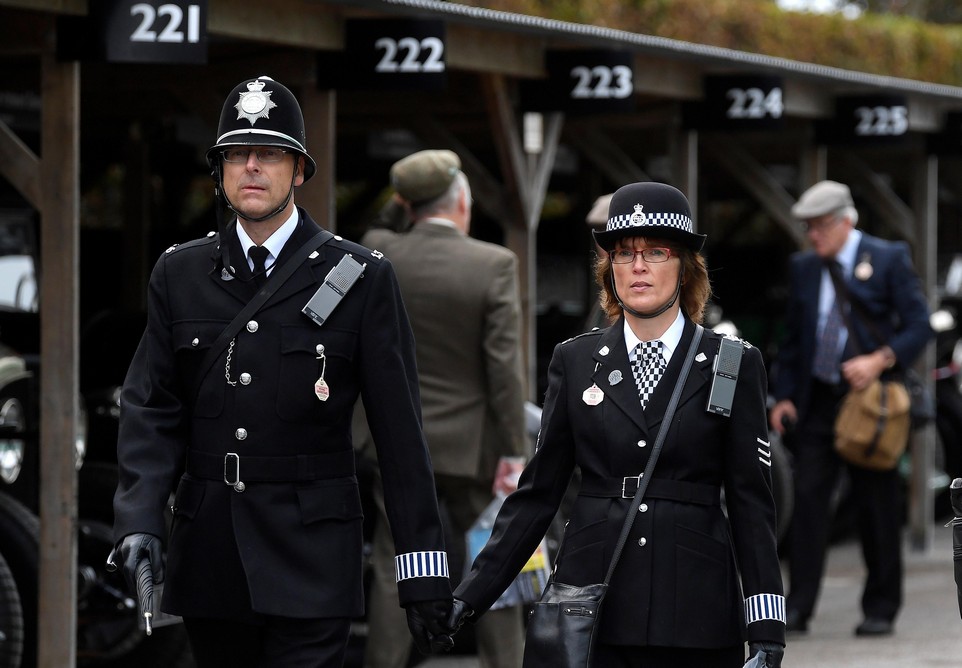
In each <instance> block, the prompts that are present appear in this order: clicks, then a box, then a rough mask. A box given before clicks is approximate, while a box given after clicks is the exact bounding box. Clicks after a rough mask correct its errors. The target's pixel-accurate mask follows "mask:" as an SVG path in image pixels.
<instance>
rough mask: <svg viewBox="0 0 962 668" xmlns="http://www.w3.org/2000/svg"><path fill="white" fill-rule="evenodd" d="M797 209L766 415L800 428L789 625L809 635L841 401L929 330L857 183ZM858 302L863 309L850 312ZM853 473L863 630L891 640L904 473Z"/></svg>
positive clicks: (903, 248)
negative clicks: (799, 241)
mask: <svg viewBox="0 0 962 668" xmlns="http://www.w3.org/2000/svg"><path fill="white" fill-rule="evenodd" d="M792 215H794V216H795V217H796V218H798V219H799V220H800V221H801V223H802V226H803V228H804V229H805V233H806V237H807V238H808V241H809V243H810V244H811V249H810V250H807V251H802V252H799V253H796V254H794V255H793V256H792V258H791V267H790V276H791V279H790V280H791V290H790V294H789V300H788V308H787V315H786V319H785V331H786V339H785V341H784V342H783V343H782V345H781V347H780V349H779V351H778V357H777V360H776V362H775V366H774V371H773V374H774V378H773V383H772V394H773V395H774V398H775V400H776V403H775V405H774V406H773V407H772V410H771V412H770V415H769V421H770V425H771V428H772V429H773V430H775V431H777V432H778V433H780V434H784V433H785V432H786V428H788V427H793V429H794V433H793V438H792V439H791V442H792V444H793V454H794V469H795V480H794V483H795V505H794V508H795V511H794V514H793V516H792V524H791V533H790V536H789V538H790V546H789V566H790V568H789V583H790V585H789V594H788V597H787V599H786V603H785V607H786V630H787V631H788V632H789V633H805V632H807V631H808V623H809V619H810V618H811V617H812V615H813V613H814V612H815V606H816V602H817V600H818V592H819V588H820V584H821V579H822V574H823V572H824V566H825V552H826V549H827V546H828V540H829V533H830V529H831V524H832V518H831V512H830V503H831V499H832V497H833V491H834V489H835V486H836V483H837V480H838V476H839V473H840V472H841V471H842V466H843V461H842V460H841V458H840V457H839V456H838V455H837V454H836V453H835V449H834V440H835V431H834V425H835V418H836V416H837V415H838V410H839V407H840V402H841V400H842V398H843V397H844V395H845V393H846V392H847V391H848V389H849V388H852V389H861V388H864V387H867V386H868V385H869V384H871V383H872V382H873V381H875V380H876V379H877V378H879V376H881V375H882V374H883V373H885V372H887V371H889V370H891V369H893V368H896V367H897V368H898V369H903V370H904V369H907V368H909V367H910V366H911V365H912V363H913V362H914V361H915V359H916V358H917V357H918V356H919V354H920V353H921V352H922V349H923V348H924V347H925V344H926V343H927V342H928V341H929V339H930V338H931V337H932V330H931V328H930V327H929V311H928V306H927V304H926V300H925V295H924V294H923V292H922V285H921V282H920V280H919V277H918V274H917V273H916V272H915V269H914V268H913V266H912V260H911V257H910V255H909V248H908V245H907V244H905V243H904V242H891V241H885V240H882V239H879V238H877V237H874V236H871V235H869V234H866V233H864V232H862V231H860V230H857V229H856V228H855V226H856V223H857V222H858V211H857V210H856V209H855V206H854V202H853V200H852V195H851V192H850V191H849V188H848V186H846V185H844V184H841V183H837V182H835V181H822V182H820V183H817V184H815V185H814V186H812V187H811V188H809V189H808V190H806V191H805V192H804V193H803V194H802V196H801V197H800V198H799V200H798V202H797V203H796V204H795V205H794V206H793V207H792ZM833 273H834V274H835V276H834V277H833V275H832V274H833ZM836 284H838V285H839V286H840V287H843V288H847V289H845V292H847V293H848V295H847V297H846V295H844V294H842V295H837V294H836V288H835V286H836ZM856 301H857V302H859V304H860V305H861V307H856V306H854V305H853V306H852V308H845V305H846V303H847V302H856ZM843 309H844V311H845V312H843ZM863 312H864V313H870V314H872V322H865V321H864V316H863V315H862V313H863ZM848 323H851V327H852V329H854V330H855V331H849V327H848ZM876 332H878V333H879V334H881V337H882V339H883V340H877V336H876ZM846 468H847V472H848V475H849V477H850V479H851V482H852V499H851V501H850V502H851V503H855V504H857V511H858V527H859V538H860V539H861V542H862V551H863V555H864V558H865V565H866V570H867V578H866V582H865V587H864V589H863V593H862V601H861V605H862V612H863V615H864V618H863V620H862V621H861V623H859V624H858V626H857V627H856V628H855V634H856V635H858V636H868V637H872V636H885V635H890V634H891V633H893V631H894V624H895V618H896V615H897V614H898V611H899V608H900V607H901V604H902V558H901V516H902V503H901V500H900V498H901V490H900V486H899V478H898V471H897V470H896V469H893V470H889V471H873V470H868V469H864V468H859V467H857V466H853V465H846Z"/></svg>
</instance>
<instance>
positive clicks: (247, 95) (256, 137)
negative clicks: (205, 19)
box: [207, 76, 317, 181]
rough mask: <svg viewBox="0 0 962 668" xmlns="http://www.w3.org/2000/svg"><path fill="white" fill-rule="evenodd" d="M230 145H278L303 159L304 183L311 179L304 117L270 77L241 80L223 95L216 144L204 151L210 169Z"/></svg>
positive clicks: (291, 97) (285, 90) (313, 168)
mask: <svg viewBox="0 0 962 668" xmlns="http://www.w3.org/2000/svg"><path fill="white" fill-rule="evenodd" d="M231 146H278V147H280V148H287V149H291V150H293V151H295V152H296V153H299V154H300V155H302V156H303V157H304V180H305V181H307V180H308V179H309V178H311V177H312V176H314V172H315V171H317V165H316V164H315V163H314V159H313V158H311V156H310V155H308V153H307V137H306V133H305V132H304V116H303V114H302V113H301V106H300V105H299V104H298V103H297V98H295V97H294V94H293V93H291V91H290V90H288V88H287V87H286V86H283V85H281V84H280V83H278V82H276V81H274V80H273V79H271V78H270V77H267V76H261V77H257V78H256V79H248V80H246V81H242V82H241V83H239V84H237V86H235V87H234V90H232V91H231V92H230V95H228V96H227V100H226V101H225V102H224V108H223V110H221V114H220V124H219V125H218V126H217V141H216V142H215V143H214V145H213V146H211V147H210V148H209V149H207V163H208V164H209V165H210V166H211V167H212V168H213V167H216V166H217V160H218V159H219V158H218V156H217V154H218V153H219V152H220V151H222V150H223V149H225V148H228V147H231Z"/></svg>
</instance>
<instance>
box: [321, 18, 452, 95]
mask: <svg viewBox="0 0 962 668" xmlns="http://www.w3.org/2000/svg"><path fill="white" fill-rule="evenodd" d="M444 40H445V29H444V22H443V21H435V20H429V21H421V20H417V19H398V20H392V19H372V20H366V19H365V20H350V21H347V23H346V25H345V33H344V51H343V52H340V53H321V54H320V55H319V56H318V65H319V67H318V83H319V85H321V87H322V88H342V89H353V90H442V89H443V88H444V87H445V85H446V84H447V65H446V62H445V58H446V50H447V45H446V44H445V41H444Z"/></svg>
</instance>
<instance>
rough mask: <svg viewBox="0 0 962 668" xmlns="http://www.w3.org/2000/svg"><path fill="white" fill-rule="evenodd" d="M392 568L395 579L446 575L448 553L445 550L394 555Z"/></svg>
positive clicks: (443, 576)
mask: <svg viewBox="0 0 962 668" xmlns="http://www.w3.org/2000/svg"><path fill="white" fill-rule="evenodd" d="M394 570H395V573H396V576H397V581H398V582H400V581H401V580H409V579H411V578H446V577H448V555H447V553H446V552H408V553H407V554H399V555H397V556H396V557H394Z"/></svg>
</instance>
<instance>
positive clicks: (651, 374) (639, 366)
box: [631, 341, 666, 410]
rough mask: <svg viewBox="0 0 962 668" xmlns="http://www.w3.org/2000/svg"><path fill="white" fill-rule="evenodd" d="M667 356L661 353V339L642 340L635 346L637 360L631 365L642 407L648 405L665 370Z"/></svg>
mask: <svg viewBox="0 0 962 668" xmlns="http://www.w3.org/2000/svg"><path fill="white" fill-rule="evenodd" d="M665 366H666V365H665V357H664V355H662V354H661V341H642V342H641V343H639V344H638V345H637V346H635V360H634V362H633V363H632V365H631V375H633V376H634V377H635V385H637V386H638V396H639V398H640V399H641V408H642V410H644V408H645V406H647V405H648V400H649V399H650V398H651V395H652V393H654V391H655V387H656V386H657V385H658V381H659V380H661V375H662V374H663V373H664V372H665Z"/></svg>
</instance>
